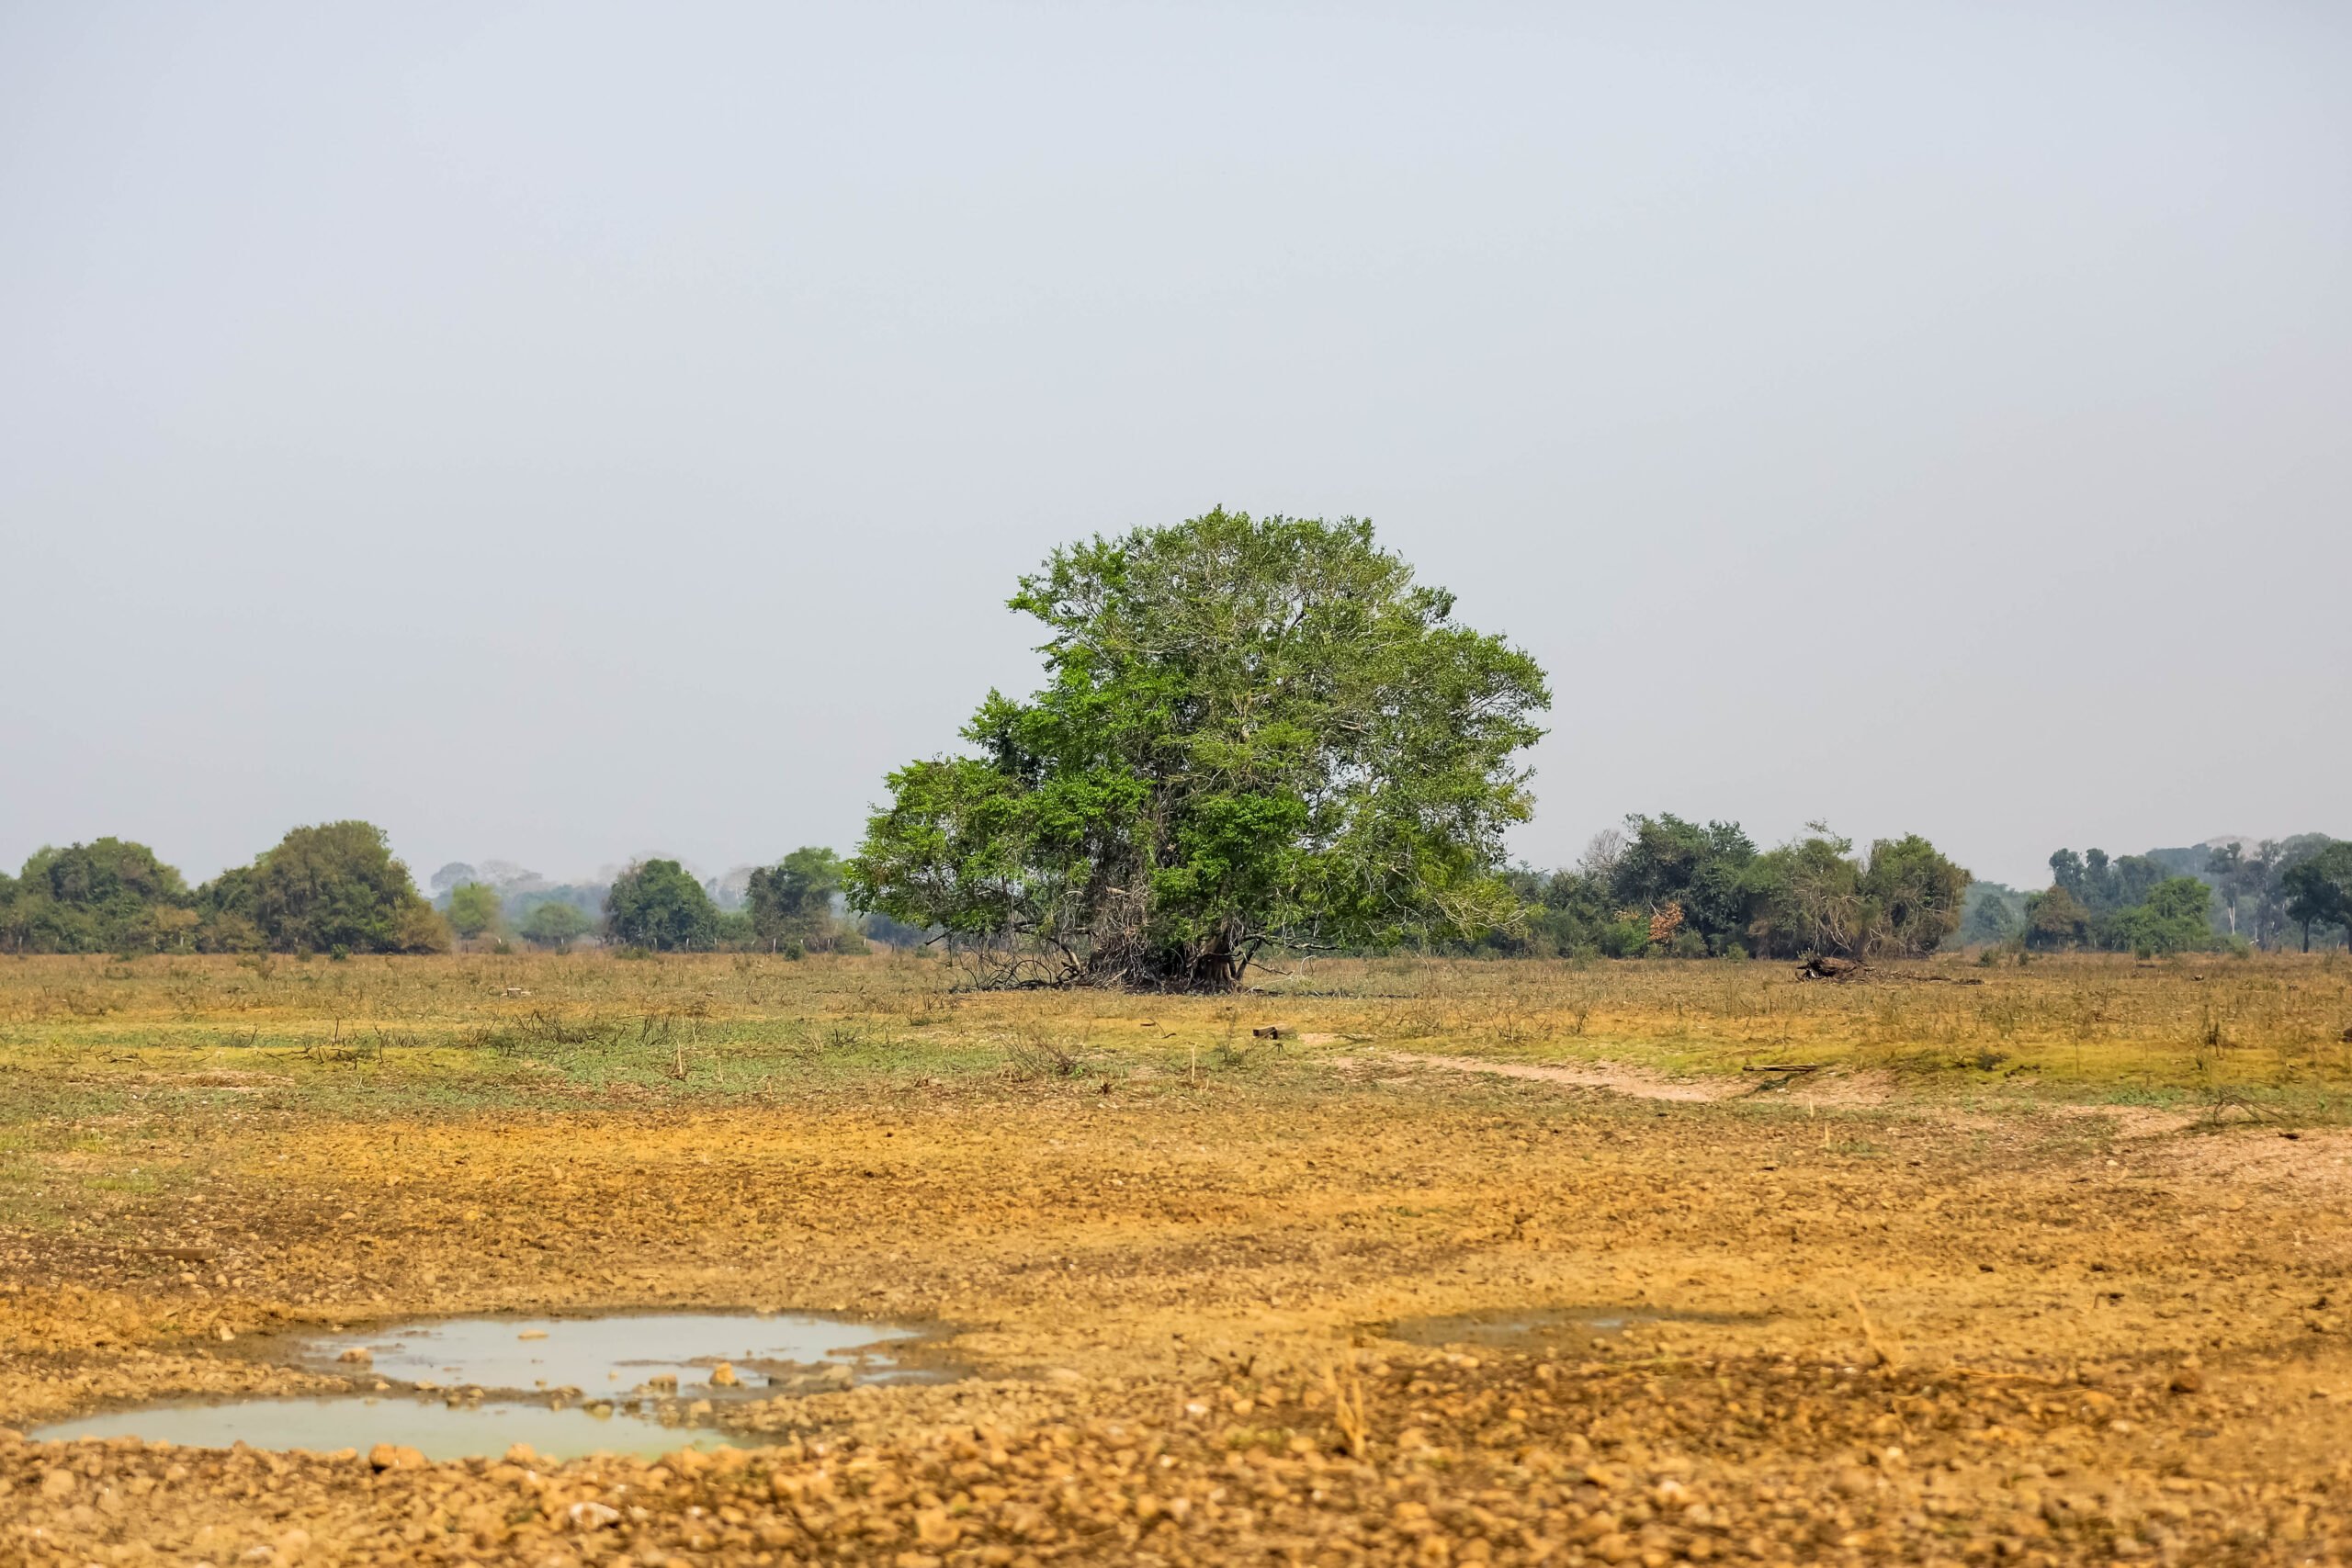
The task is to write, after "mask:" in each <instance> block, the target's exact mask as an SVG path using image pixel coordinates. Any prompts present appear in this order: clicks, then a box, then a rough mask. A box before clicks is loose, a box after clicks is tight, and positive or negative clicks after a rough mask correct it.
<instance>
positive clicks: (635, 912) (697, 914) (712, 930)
mask: <svg viewBox="0 0 2352 1568" xmlns="http://www.w3.org/2000/svg"><path fill="white" fill-rule="evenodd" d="M605 925H606V926H607V927H608V928H610V930H611V931H612V933H613V937H614V940H616V941H617V942H626V943H627V944H628V945H629V946H631V947H650V948H651V949H653V950H654V951H655V952H657V953H662V952H668V951H670V950H672V949H673V948H694V947H701V948H707V947H711V946H714V945H715V944H716V943H717V942H718V906H717V905H715V904H713V903H712V902H711V901H710V895H709V894H708V893H706V892H704V891H703V886H702V884H701V883H699V882H696V881H695V879H694V878H693V877H692V876H691V875H689V874H687V872H686V869H685V867H684V866H682V865H680V864H679V863H677V862H676V861H673V860H649V861H639V863H637V864H635V865H632V866H630V867H629V868H628V870H627V871H624V872H622V873H621V874H620V875H618V876H616V877H615V878H614V879H613V887H612V891H611V892H609V893H607V894H606V895H605Z"/></svg>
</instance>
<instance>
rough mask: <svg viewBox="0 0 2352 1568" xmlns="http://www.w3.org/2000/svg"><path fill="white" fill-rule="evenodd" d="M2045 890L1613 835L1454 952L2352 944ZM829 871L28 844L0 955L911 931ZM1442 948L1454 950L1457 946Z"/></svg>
mask: <svg viewBox="0 0 2352 1568" xmlns="http://www.w3.org/2000/svg"><path fill="white" fill-rule="evenodd" d="M2050 865H2051V872H2052V881H2051V886H2049V887H2048V888H2046V889H2043V890H2041V891H2040V892H2035V893H2027V894H2020V893H2018V892H2016V891H2015V890H2013V889H2010V888H2007V887H2004V886H2000V885H1999V884H1996V883H1980V882H1973V881H1972V880H1971V878H1970V877H1969V874H1968V873H1967V872H1966V871H1964V870H1962V868H1961V867H1959V866H1958V865H1956V864H1954V863H1952V862H1951V860H1950V859H1949V858H1947V857H1946V856H1945V855H1943V854H1942V853H1941V852H1939V851H1938V850H1937V849H1936V847H1935V846H1934V845H1933V844H1931V843H1929V842H1928V840H1926V839H1924V838H1921V837H1919V836H1918V835H1917V834H1910V835H1906V836H1905V837H1903V838H1900V839H1883V840H1877V841H1876V842H1874V843H1872V844H1871V846H1870V847H1869V849H1868V850H1867V851H1866V852H1860V853H1857V852H1855V848H1854V845H1853V844H1852V842H1851V841H1850V840H1847V839H1845V838H1842V837H1839V836H1838V835H1836V834H1834V833H1831V832H1830V831H1829V830H1828V829H1826V828H1824V827H1822V826H1821V825H1819V824H1815V825H1814V826H1813V827H1812V828H1811V829H1809V830H1808V831H1807V833H1806V834H1804V836H1803V837H1800V838H1799V839H1797V840H1794V841H1792V842H1791V843H1788V844H1783V845H1781V846H1780V847H1778V848H1776V849H1770V850H1758V848H1757V847H1756V845H1755V843H1754V841H1753V840H1750V839H1749V837H1748V836H1747V833H1746V832H1745V831H1743V830H1742V829H1741V828H1740V826H1739V825H1738V824H1737V823H1736V822H1708V823H1704V824H1701V823H1697V822H1690V821H1685V820H1683V819H1682V818H1679V817H1675V816H1673V815H1671V814H1661V815H1658V816H1656V817H1647V816H1634V817H1629V818H1626V819H1625V823H1624V826H1623V828H1622V829H1610V830H1609V831H1607V832H1604V833H1602V834H1600V835H1599V836H1598V837H1596V838H1595V839H1594V840H1593V842H1592V844H1591V846H1590V847H1589V849H1588V850H1587V852H1586V853H1585V855H1584V857H1583V859H1582V860H1581V861H1580V862H1579V863H1577V866H1575V867H1574V868H1573V869H1565V870H1560V871H1554V872H1540V871H1536V870H1532V869H1528V868H1521V869H1520V870H1518V871H1515V872H1512V873H1510V875H1509V877H1508V885H1509V887H1510V892H1511V894H1512V895H1513V896H1514V897H1516V898H1517V900H1518V901H1519V907H1520V914H1519V917H1518V918H1517V919H1505V920H1501V921H1499V922H1498V924H1497V925H1496V927H1495V929H1494V930H1492V931H1490V932H1488V933H1487V935H1486V936H1484V937H1483V938H1481V939H1480V940H1479V941H1478V942H1476V943H1475V944H1474V945H1473V946H1471V947H1470V948H1468V949H1466V951H1474V952H1483V953H1523V954H1588V953H1589V954H1596V955H1605V956H1609V957H1618V958H1633V957H1642V956H1647V955H1661V956H1678V957H1734V956H1736V957H1760V958H1798V957H1803V956H1805V955H1807V954H1811V953H1822V954H1830V955H1837V956H1842V957H1856V958H1873V957H1917V956H1919V955H1922V954H1925V953H1931V952H1933V951H1935V950H1936V949H1937V948H1938V947H1939V946H1947V945H1952V944H1954V943H1955V942H1962V943H1973V944H1982V945H2006V946H2010V947H2014V948H2018V949H2024V950H2030V951H2036V952H2051V951H2061V950H2065V949H2082V950H2087V951H2112V952H2136V953H2147V954H2155V953H2177V952H2189V951H2202V950H2211V949H2220V948H2227V947H2229V946H2232V945H2233V944H2241V945H2251V946H2260V947H2278V946H2285V945H2289V944H2290V943H2294V942H2300V944H2301V945H2302V946H2303V947H2304V948H2306V949H2309V948H2310V947H2312V945H2314V944H2317V945H2320V946H2328V945H2332V944H2335V943H2341V942H2346V941H2347V939H2352V842H2347V841H2343V840H2334V839H2330V838H2328V837H2327V836H2325V835H2324V834H2316V833H2313V834H2303V835H2300V836H2298V837H2296V838H2292V839H2288V840H2266V841H2264V842H2262V843H2260V844H2257V845H2255V846H2253V847H2252V849H2251V850H2249V849H2248V848H2247V847H2245V846H2244V845H2239V844H2228V845H2216V846H2211V847H2209V846H2197V847H2196V848H2194V849H2183V850H2154V851H2151V852H2148V853H2147V854H2144V855H2123V856H2120V857H2117V858H2113V859H2110V858H2109V856H2108V855H2107V854H2106V853H2105V852H2102V851H2099V850H2096V849H2094V850H2090V851H2087V852H2082V853H2076V852H2074V851H2072V850H2061V851H2059V852H2057V853H2055V854H2053V855H2052V856H2051V859H2050ZM845 869H846V868H845V867H844V864H843V863H842V859H841V857H840V856H838V855H837V854H835V853H834V852H832V851H831V850H829V849H823V848H818V847H813V846H810V847H804V848H801V849H797V850H795V851H793V852H791V853H790V854H788V855H786V856H785V857H783V859H781V860H780V861H778V862H777V863H775V864H774V865H767V866H754V867H747V868H743V869H742V870H741V871H739V872H736V873H729V874H728V876H726V877H724V878H713V879H710V880H709V881H702V882H698V881H696V880H695V877H694V876H693V875H692V874H690V873H689V872H687V871H686V870H685V868H684V866H683V865H682V864H681V863H679V862H677V861H674V860H662V859H649V860H644V861H639V862H637V863H632V864H631V865H629V866H628V867H627V868H626V869H624V870H623V871H622V872H621V873H620V874H618V875H616V877H614V879H613V880H612V881H611V882H610V883H609V884H599V885H564V886H558V885H552V884H548V883H546V882H544V881H543V880H541V879H539V878H537V877H536V876H534V875H532V874H530V873H527V872H524V871H522V870H521V868H519V867H508V866H502V865H500V864H499V863H494V862H493V863H485V865H484V866H483V867H482V868H481V869H480V870H479V871H478V870H477V868H475V867H473V866H470V865H466V864H462V863H452V864H450V865H447V866H444V867H443V868H442V869H441V871H440V872H438V873H436V874H435V876H434V879H433V880H434V884H435V887H436V889H438V893H437V897H436V899H435V902H436V903H437V904H438V906H439V908H437V909H436V908H435V904H434V903H428V902H427V901H426V899H425V898H424V896H423V895H422V894H420V893H419V892H418V890H417V888H416V886H415V885H414V884H413V882H412V880H411V879H410V875H409V872H408V868H407V867H406V866H405V865H403V864H402V863H401V862H400V861H399V860H398V859H396V858H394V856H393V855H392V853H391V852H390V848H389V846H388V845H387V842H386V840H385V835H384V833H383V831H382V829H379V828H376V827H375V826H373V825H371V824H369V823H367V822H357V821H346V822H329V823H322V824H319V825H317V826H313V827H303V828H297V829H294V830H293V831H291V832H289V833H288V834H287V835H286V837H285V838H284V839H283V840H280V841H279V842H278V843H277V845H276V846H274V847H273V848H271V849H270V850H268V851H266V852H264V853H262V854H260V855H258V856H256V857H254V861H253V862H252V863H250V864H248V865H243V866H237V867H234V868H232V869H231V870H228V871H225V872H223V873H221V874H220V875H219V876H218V877H215V878H214V879H213V880H211V881H210V882H208V883H205V884H203V885H202V886H197V887H194V888H191V887H189V886H188V885H187V881H186V879H185V878H183V877H182V876H181V874H180V873H179V872H178V871H176V870H175V869H174V868H173V867H171V866H169V865H167V864H165V863H164V862H162V861H161V860H159V859H158V858H157V857H156V855H155V852H153V850H151V849H149V848H148V847H147V846H146V845H144V844H140V843H134V842H132V841H130V840H123V839H114V838H105V839H99V840H96V841H94V842H91V843H87V844H73V845H70V846H68V847H66V848H63V849H57V848H44V849H41V850H40V851H39V852H36V853H34V854H33V856H32V857H31V858H30V859H28V861H26V863H25V864H24V867H23V869H22V870H21V871H20V872H19V873H18V874H17V875H15V876H13V877H11V876H8V875H6V874H0V953H154V952H182V953H246V952H259V951H265V950H267V951H277V952H291V953H445V952H448V951H450V950H451V949H452V947H453V946H455V945H457V944H459V943H465V944H471V945H494V944H498V943H503V942H526V943H528V944H530V945H532V946H534V947H539V948H544V949H549V950H555V951H561V950H564V949H568V948H570V947H571V946H573V945H574V944H576V943H578V942H583V941H590V940H595V941H600V942H610V943H613V944H616V945H618V946H621V947H624V948H629V949H640V950H644V951H647V952H656V953H670V952H709V951H714V950H734V951H758V952H766V953H780V954H785V955H788V956H795V957H797V956H800V955H802V954H805V953H857V952H864V951H865V950H866V946H867V942H868V940H869V938H870V939H873V940H879V941H884V942H891V943H894V944H898V945H908V944H912V943H915V942H922V941H923V940H924V938H925V936H926V934H927V933H926V932H925V931H921V930H918V929H916V928H913V927H910V926H905V925H901V924H899V922H898V921H896V920H894V919H890V918H889V917H888V916H886V915H882V914H879V913H868V914H865V915H863V916H853V915H851V914H849V913H848V912H847V911H845V910H844V909H843V908H842V885H843V881H844V872H845ZM1460 950H1462V949H1457V951H1460Z"/></svg>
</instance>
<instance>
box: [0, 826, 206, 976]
mask: <svg viewBox="0 0 2352 1568" xmlns="http://www.w3.org/2000/svg"><path fill="white" fill-rule="evenodd" d="M0 885H5V886H0V949H6V950H10V951H15V952H38V953H149V952H153V951H155V950H156V949H158V948H164V947H174V946H178V945H180V944H182V943H184V942H187V941H189V940H190V936H191V932H192V931H193V930H194V928H195V925H196V919H197V918H196V914H195V912H194V910H193V909H192V908H190V905H191V904H192V902H193V899H192V898H191V897H190V895H189V893H188V888H187V882H186V881H185V880H183V879H182V877H181V876H180V874H179V873H178V872H177V871H175V870H174V869H173V868H172V867H170V866H168V865H165V864H164V863H163V862H162V861H160V860H158V859H157V858H156V857H155V852H154V851H153V850H151V849H149V848H148V847H147V846H146V845H144V844H140V843H133V842H131V841H130V840H128V839H116V838H104V839H97V840H93V841H91V842H90V843H87V844H73V845H70V846H68V847H67V848H65V849H62V850H61V849H56V848H53V847H45V848H43V849H40V850H38V851H36V852H34V853H33V855H32V856H31V858H30V859H28V860H27V861H26V862H25V864H24V869H23V870H22V871H21V872H20V873H19V874H17V876H16V877H15V878H14V879H9V878H6V877H0Z"/></svg>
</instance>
